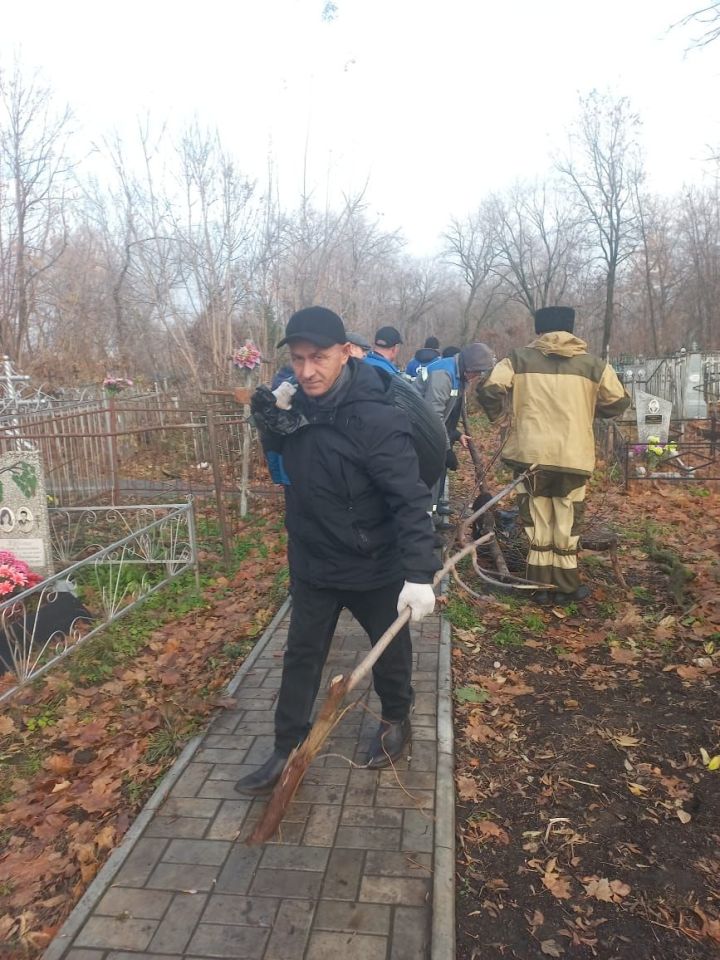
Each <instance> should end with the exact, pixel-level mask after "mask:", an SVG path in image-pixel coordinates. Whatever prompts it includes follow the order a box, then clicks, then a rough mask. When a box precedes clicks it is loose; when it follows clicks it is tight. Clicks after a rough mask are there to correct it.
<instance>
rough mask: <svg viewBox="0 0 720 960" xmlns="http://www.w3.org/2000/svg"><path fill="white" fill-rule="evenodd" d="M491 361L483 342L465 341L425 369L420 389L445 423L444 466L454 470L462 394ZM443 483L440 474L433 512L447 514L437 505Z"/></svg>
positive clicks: (491, 358)
mask: <svg viewBox="0 0 720 960" xmlns="http://www.w3.org/2000/svg"><path fill="white" fill-rule="evenodd" d="M494 364H495V356H494V354H493V351H492V349H491V348H490V347H489V346H488V345H487V344H486V343H469V344H467V346H465V347H463V348H462V349H461V350H460V352H459V353H458V354H456V355H455V356H454V357H442V358H441V359H440V360H435V361H433V362H432V363H431V364H429V365H428V366H427V367H426V368H425V376H424V378H423V381H422V384H421V387H420V389H421V391H422V394H423V396H424V397H425V400H426V401H427V403H428V404H429V405H430V406H431V407H432V409H433V410H434V411H435V413H437V414H438V416H439V417H440V418H441V420H442V421H443V423H444V424H445V429H446V431H447V435H448V444H449V446H448V453H447V461H446V462H447V468H448V469H449V470H457V466H458V460H457V457H456V456H455V453H454V452H453V449H452V448H453V444H454V443H455V442H456V441H457V440H460V442H461V443H463V446H465V443H466V441H464V439H463V437H464V435H463V433H462V432H461V431H460V430H459V429H458V422H459V420H460V414H461V412H462V397H463V393H464V391H465V389H466V388H467V386H468V385H469V384H471V383H476V382H477V381H478V380H479V379H480V378H481V377H483V378H484V377H486V376H487V375H488V374H489V373H490V371H491V370H492V368H493V366H494ZM444 486H445V474H443V475H442V476H441V477H440V479H439V480H438V482H437V483H436V485H435V486H434V487H433V489H432V491H431V492H432V498H433V513H434V514H435V515H436V516H437V514H438V513H440V514H442V513H445V514H447V513H449V512H450V510H449V507H447V506H444V507H443V506H441V507H440V508H439V500H440V497H441V495H442V492H443V488H444Z"/></svg>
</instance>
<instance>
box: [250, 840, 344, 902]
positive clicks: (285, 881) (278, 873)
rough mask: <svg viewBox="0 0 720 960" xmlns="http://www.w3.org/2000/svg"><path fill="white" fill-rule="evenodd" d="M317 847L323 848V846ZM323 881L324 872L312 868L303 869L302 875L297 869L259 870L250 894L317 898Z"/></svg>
mask: <svg viewBox="0 0 720 960" xmlns="http://www.w3.org/2000/svg"><path fill="white" fill-rule="evenodd" d="M280 849H281V850H282V849H283V848H282V847H280ZM315 849H317V850H322V848H321V847H316V848H315ZM323 852H325V851H323ZM322 882H323V874H322V873H313V872H311V871H310V870H303V872H302V874H301V875H300V874H298V872H297V871H295V870H258V871H257V873H256V874H255V878H254V880H253V882H252V886H251V887H250V894H251V896H258V897H271V896H276V897H287V898H288V899H290V898H293V899H296V898H301V899H307V898H311V899H315V898H316V897H317V896H318V895H319V893H320V887H321V885H322Z"/></svg>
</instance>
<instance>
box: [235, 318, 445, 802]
mask: <svg viewBox="0 0 720 960" xmlns="http://www.w3.org/2000/svg"><path fill="white" fill-rule="evenodd" d="M285 344H287V345H288V347H289V350H290V359H291V362H292V366H293V370H294V372H295V378H296V380H297V384H298V386H297V390H296V391H293V390H292V388H290V389H288V386H289V385H288V384H282V385H281V386H280V387H279V388H278V390H277V391H276V392H275V394H272V393H271V392H270V391H269V390H268V388H267V387H261V388H259V389H258V391H256V393H255V395H254V396H253V402H252V409H253V414H254V415H255V420H256V422H257V423H258V426H259V428H260V430H261V433H262V434H263V437H264V439H265V442H266V444H267V445H268V446H269V447H270V448H273V449H276V450H278V452H281V453H282V455H283V466H284V468H285V471H286V473H287V475H288V479H289V484H288V485H287V486H286V488H285V491H286V511H285V524H286V526H287V530H288V562H289V566H290V576H291V579H292V583H293V591H292V601H293V602H292V610H291V615H290V629H289V631H288V639H287V649H286V652H285V658H284V661H283V674H282V682H281V686H280V692H279V695H278V700H277V707H276V711H275V750H274V751H273V753H272V754H271V756H270V757H269V758H268V760H267V761H266V763H264V764H263V765H262V766H261V767H260V768H259V769H258V770H255V771H254V772H253V773H251V774H249V775H248V776H246V777H243V778H242V779H241V780H240V781H239V782H238V783H237V785H236V789H237V790H238V792H239V793H243V794H247V795H250V796H259V795H261V794H264V793H267V792H269V791H270V790H271V789H272V787H273V786H274V784H275V783H276V782H277V780H278V779H279V777H280V774H281V773H282V770H283V767H284V765H285V761H286V760H287V757H288V755H289V754H290V752H291V751H292V750H293V749H294V748H295V747H297V746H298V745H299V744H300V743H301V742H302V741H303V740H304V739H305V737H306V736H307V733H308V731H309V728H310V715H311V712H312V707H313V703H314V701H315V697H316V696H317V692H318V689H319V686H320V677H321V673H322V668H323V665H324V663H325V660H326V658H327V655H328V651H329V649H330V642H331V640H332V636H333V633H334V631H335V627H336V625H337V621H338V617H339V616H340V613H341V611H342V610H343V608H346V609H348V610H350V612H351V613H352V614H353V616H354V617H355V619H356V620H357V621H358V622H359V623H360V624H361V626H362V627H363V628H364V629H365V630H366V631H367V633H368V635H369V637H370V642H371V643H373V644H374V643H375V642H376V641H377V640H379V639H380V637H381V636H382V634H383V633H384V632H385V630H386V629H387V628H388V627H389V626H390V624H391V623H392V622H393V620H394V619H395V618H396V617H397V615H398V613H399V612H401V611H402V610H404V609H405V608H406V607H409V608H410V610H411V618H412V620H413V621H418V620H421V619H422V618H423V617H425V616H427V615H428V614H429V613H432V611H433V608H434V605H435V594H434V592H433V587H432V579H433V575H434V573H435V571H436V570H437V568H438V566H439V563H438V559H437V557H436V555H435V553H434V536H433V529H432V524H431V522H430V517H429V516H428V511H429V509H430V497H429V494H428V489H427V487H426V486H425V484H424V483H423V482H422V480H421V479H420V474H419V467H418V458H417V454H416V452H415V447H414V446H413V441H412V432H411V427H410V422H409V421H408V419H407V417H406V415H405V414H404V413H403V412H402V411H401V410H400V409H398V408H397V407H396V406H394V405H393V403H392V400H391V399H390V396H389V394H388V390H387V384H386V379H383V376H382V375H381V374H380V373H379V372H378V371H377V370H376V369H374V368H373V367H372V366H371V365H370V364H368V363H366V362H365V361H363V360H357V359H353V358H351V357H350V355H349V353H350V351H349V344H348V343H347V334H346V332H345V329H344V326H343V322H342V320H341V319H340V317H339V316H338V315H337V314H336V313H333V312H332V310H328V309H326V308H325V307H308V308H306V309H304V310H300V311H298V312H297V313H295V314H293V315H292V317H290V320H289V322H288V324H287V327H286V330H285V339H284V340H282V341H281V342H280V344H279V346H283V345H285ZM281 390H282V391H283V393H282V394H280V391H281ZM411 674H412V647H411V641H410V631H409V629H408V627H407V625H406V626H405V627H404V628H403V629H402V630H401V631H400V633H399V634H398V635H397V637H396V638H395V639H394V640H393V642H392V643H391V644H390V646H389V647H388V649H387V650H386V651H385V652H384V653H383V655H382V656H381V657H380V659H379V660H378V662H377V663H376V664H375V667H374V668H373V680H374V685H375V690H376V692H377V694H378V697H379V698H380V703H381V707H382V719H381V722H380V724H379V727H378V730H377V733H376V735H375V738H374V740H373V741H372V743H371V745H370V749H369V752H368V756H367V763H366V765H367V766H368V767H370V768H371V769H375V768H379V767H383V766H386V765H388V764H389V763H390V762H391V761H393V760H395V759H397V758H399V757H400V756H402V755H403V753H404V752H405V750H406V748H407V745H408V742H409V740H410V733H411V731H410V709H411V706H412V701H413V691H412V686H411Z"/></svg>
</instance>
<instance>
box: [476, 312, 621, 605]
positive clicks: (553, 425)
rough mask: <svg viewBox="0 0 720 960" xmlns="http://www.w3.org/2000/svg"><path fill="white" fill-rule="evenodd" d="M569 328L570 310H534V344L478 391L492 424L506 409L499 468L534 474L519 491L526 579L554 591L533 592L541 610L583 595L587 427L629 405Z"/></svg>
mask: <svg viewBox="0 0 720 960" xmlns="http://www.w3.org/2000/svg"><path fill="white" fill-rule="evenodd" d="M574 325H575V311H574V310H573V309H572V308H571V307H544V308H543V309H541V310H537V311H536V312H535V332H536V334H537V339H536V340H534V341H533V342H532V343H531V344H530V345H529V346H527V347H520V348H519V349H517V350H512V351H511V352H510V355H509V356H508V357H506V358H505V359H504V360H501V361H500V363H498V364H497V365H496V367H495V368H494V370H493V371H492V373H491V374H490V376H489V377H488V378H487V380H485V381H484V383H482V384H481V385H480V386H479V387H478V390H477V396H478V400H479V401H480V403H481V405H482V407H483V409H484V410H485V412H486V413H487V415H488V417H489V418H490V420H496V419H498V418H499V417H500V416H501V414H502V413H503V411H504V410H505V404H506V400H507V402H508V406H509V409H510V413H511V416H512V425H511V428H510V434H509V436H508V438H507V441H506V443H505V446H504V448H503V453H502V457H503V460H504V461H505V462H506V463H507V464H509V465H510V466H512V467H513V468H514V469H515V471H516V472H517V473H519V472H521V471H523V470H525V469H526V468H527V467H529V466H531V465H537V467H538V468H539V469H538V470H537V471H536V472H535V473H534V474H533V475H532V476H531V477H530V478H529V479H528V480H527V481H525V482H524V483H523V484H521V485H520V486H519V487H518V491H519V493H520V496H519V507H520V517H521V520H522V522H523V525H524V527H525V531H526V533H527V535H528V538H529V540H530V551H529V553H528V577H529V579H531V580H535V581H537V582H538V583H541V584H548V585H552V586H554V587H555V590H553V591H551V592H549V591H543V590H541V591H539V593H538V594H537V596H536V599H537V600H538V602H540V603H547V602H548V601H549V600H560V602H570V601H572V600H583V599H585V597H587V596H588V595H589V592H590V591H589V590H588V588H587V587H586V586H581V585H580V580H579V576H578V567H577V552H578V540H579V533H580V525H581V521H582V515H583V510H584V501H585V485H586V481H587V478H588V477H589V476H591V475H592V472H593V469H594V467H595V438H594V434H593V419H594V418H595V417H596V416H597V417H607V418H611V417H617V416H619V415H620V414H621V413H622V412H623V411H624V410H626V409H627V407H628V406H629V405H630V398H629V396H628V395H627V393H626V392H625V389H624V387H623V386H622V384H621V383H620V381H619V380H618V377H617V374H616V373H615V371H614V370H613V368H612V367H611V366H610V364H608V363H606V362H605V361H604V360H600V359H599V358H598V357H593V356H591V355H590V354H589V353H588V352H587V344H586V343H585V342H584V341H583V340H580V339H579V338H578V337H575V336H574V335H573V329H574ZM558 595H559V596H558Z"/></svg>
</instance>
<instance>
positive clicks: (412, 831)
mask: <svg viewBox="0 0 720 960" xmlns="http://www.w3.org/2000/svg"><path fill="white" fill-rule="evenodd" d="M433 833H434V824H433V821H432V818H431V817H429V816H428V815H427V814H425V815H423V814H422V813H421V812H420V811H419V810H406V811H405V813H404V814H403V831H402V841H401V847H402V849H403V850H415V851H424V852H426V853H432V849H433Z"/></svg>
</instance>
